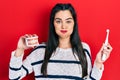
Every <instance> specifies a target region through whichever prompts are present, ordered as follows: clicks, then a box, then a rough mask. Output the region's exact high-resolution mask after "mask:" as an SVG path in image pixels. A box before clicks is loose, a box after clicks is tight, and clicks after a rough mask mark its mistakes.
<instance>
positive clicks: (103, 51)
mask: <svg viewBox="0 0 120 80" xmlns="http://www.w3.org/2000/svg"><path fill="white" fill-rule="evenodd" d="M112 49H113V48H112V46H111V45H110V44H109V43H108V44H107V45H106V46H105V45H104V44H103V46H102V47H101V49H100V51H99V52H98V54H97V56H96V59H95V65H96V66H97V67H98V68H101V67H102V64H103V62H105V61H106V60H107V59H108V58H109V56H110V53H111V51H112ZM103 54H105V55H106V59H105V60H102V55H103Z"/></svg>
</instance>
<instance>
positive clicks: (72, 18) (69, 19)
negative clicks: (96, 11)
mask: <svg viewBox="0 0 120 80" xmlns="http://www.w3.org/2000/svg"><path fill="white" fill-rule="evenodd" d="M70 19H71V20H73V18H71V17H70V18H67V19H65V20H70Z"/></svg>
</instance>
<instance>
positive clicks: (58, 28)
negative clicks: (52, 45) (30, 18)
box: [54, 10, 74, 38]
mask: <svg viewBox="0 0 120 80" xmlns="http://www.w3.org/2000/svg"><path fill="white" fill-rule="evenodd" d="M54 26H55V32H56V34H57V35H58V36H59V38H70V35H71V34H72V32H73V27H74V20H73V17H72V15H71V13H70V11H69V10H61V11H59V12H57V13H56V14H55V18H54Z"/></svg>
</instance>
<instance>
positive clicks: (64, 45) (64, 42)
mask: <svg viewBox="0 0 120 80" xmlns="http://www.w3.org/2000/svg"><path fill="white" fill-rule="evenodd" d="M58 47H60V48H63V49H67V48H71V43H70V38H64V39H63V38H62V39H61V38H60V39H59V46H58Z"/></svg>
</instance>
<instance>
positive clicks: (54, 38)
mask: <svg viewBox="0 0 120 80" xmlns="http://www.w3.org/2000/svg"><path fill="white" fill-rule="evenodd" d="M61 10H69V11H70V12H71V14H72V17H73V19H74V28H73V32H72V34H71V37H70V42H71V45H72V51H73V53H76V55H77V56H78V58H79V61H80V63H81V66H82V77H84V76H86V75H87V59H86V55H85V53H84V50H83V47H82V43H81V40H80V37H79V34H78V24H77V16H76V12H75V10H74V8H73V7H72V5H71V4H62V3H58V4H56V5H55V6H54V7H53V9H52V11H51V15H50V28H49V36H48V41H47V44H46V45H47V46H46V50H45V56H44V61H43V64H42V67H41V73H42V74H43V75H44V76H47V65H48V61H49V59H50V57H51V55H52V53H53V52H54V51H55V50H56V48H57V47H58V45H59V37H58V35H57V34H56V32H55V28H54V23H53V22H54V18H55V14H56V13H57V12H58V11H61Z"/></svg>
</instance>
